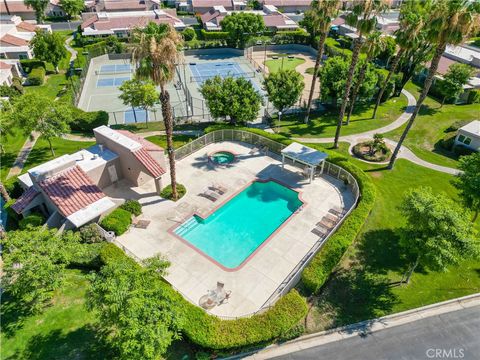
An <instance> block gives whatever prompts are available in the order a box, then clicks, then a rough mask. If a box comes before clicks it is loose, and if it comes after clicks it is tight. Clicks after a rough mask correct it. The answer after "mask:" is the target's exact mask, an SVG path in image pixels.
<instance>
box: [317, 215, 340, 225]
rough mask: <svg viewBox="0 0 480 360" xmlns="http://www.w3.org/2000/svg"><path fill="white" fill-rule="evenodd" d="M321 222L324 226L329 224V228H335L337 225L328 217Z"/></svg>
mask: <svg viewBox="0 0 480 360" xmlns="http://www.w3.org/2000/svg"><path fill="white" fill-rule="evenodd" d="M320 222H322V223H323V224H328V227H329V228H333V227H334V226H335V225H336V224H337V222H336V221H334V220H332V219H329V218H328V217H326V216H324V217H323V218H322V220H320Z"/></svg>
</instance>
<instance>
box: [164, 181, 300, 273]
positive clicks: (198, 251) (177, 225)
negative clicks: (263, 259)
mask: <svg viewBox="0 0 480 360" xmlns="http://www.w3.org/2000/svg"><path fill="white" fill-rule="evenodd" d="M270 181H273V182H276V183H277V184H280V185H282V186H284V187H286V188H287V189H289V190H292V191H295V192H296V193H297V197H298V199H299V200H300V201H301V202H302V205H301V206H300V207H299V208H298V209H297V210H296V211H295V212H293V213H292V214H291V215H290V216H289V217H288V218H287V219H285V221H283V222H282V224H280V226H278V227H277V228H276V229H275V230H274V231H273V232H272V233H271V234H270V235H269V236H268V237H267V238H266V239H265V240H264V241H263V242H262V243H261V244H260V245H259V246H258V247H257V248H256V249H255V250H254V251H253V252H252V253H251V254H250V255H248V257H247V258H246V259H245V260H243V261H242V262H241V263H240V265H238V266H236V267H234V268H228V267H226V266H224V265H222V264H221V263H219V262H218V261H217V260H215V259H214V258H212V257H211V256H210V255H208V254H206V253H205V252H204V251H202V250H200V249H199V248H198V247H196V246H195V245H193V244H192V243H190V242H189V241H187V240H186V239H184V238H183V237H181V236H180V235H177V234H176V233H175V230H176V229H177V228H178V227H180V226H182V225H183V223H184V222H185V221H186V220H187V219H188V218H190V217H192V216H195V215H196V216H198V217H200V218H202V219H206V218H207V217H209V216H210V215H212V214H213V213H214V212H215V211H217V210H218V209H219V208H221V207H222V206H223V205H225V204H226V203H227V202H229V201H230V200H232V199H233V198H234V197H235V196H237V195H238V194H240V193H241V192H242V191H243V190H245V189H246V188H248V187H249V186H250V185H252V184H253V183H254V182H262V183H267V182H270ZM307 204H308V203H307V202H306V201H305V200H304V199H303V197H302V192H301V191H298V190H295V189H292V188H291V187H290V185H288V184H286V183H284V182H283V181H280V180H277V179H275V178H272V177H269V178H267V179H262V178H255V179H253V180H251V181H249V182H248V183H247V184H246V185H244V186H243V187H242V188H241V189H240V190H238V191H236V192H234V193H233V194H231V195H230V196H228V197H227V198H226V199H225V200H223V202H221V203H220V204H218V205H217V206H215V207H214V208H213V209H212V210H210V211H208V212H207V213H205V214H199V213H198V212H197V211H192V212H191V213H189V214H188V215H187V216H185V218H184V219H183V221H182V223H181V224H175V225H173V226H171V227H170V228H169V229H168V230H167V232H168V233H169V234H170V235H172V236H173V237H175V238H177V239H178V240H180V241H181V242H182V243H184V244H185V245H187V246H188V247H190V248H191V249H193V250H195V251H196V252H197V253H199V254H200V255H201V256H203V257H204V258H206V259H207V260H209V261H211V262H213V263H214V264H215V265H217V266H218V267H219V268H221V269H222V270H224V271H227V272H235V271H238V270H240V269H241V268H243V267H244V266H245V265H246V264H247V263H248V262H249V261H250V260H252V259H253V257H254V256H255V255H256V254H257V253H258V252H259V251H260V250H261V249H262V248H263V247H264V246H265V245H267V244H268V242H269V241H270V240H271V239H272V238H273V237H274V236H275V235H277V234H278V233H279V232H280V231H281V230H282V229H283V228H284V227H285V226H286V225H287V224H288V223H289V222H290V220H291V219H293V218H294V217H295V215H297V214H298V213H299V212H301V211H302V209H303V208H304V207H305V206H306V205H307Z"/></svg>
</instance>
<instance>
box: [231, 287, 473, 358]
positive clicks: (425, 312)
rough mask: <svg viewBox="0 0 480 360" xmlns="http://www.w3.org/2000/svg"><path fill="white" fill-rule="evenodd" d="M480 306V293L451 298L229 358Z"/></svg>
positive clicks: (267, 354) (263, 354)
mask: <svg viewBox="0 0 480 360" xmlns="http://www.w3.org/2000/svg"><path fill="white" fill-rule="evenodd" d="M479 305H480V293H478V294H473V295H468V296H464V297H461V298H457V299H453V300H448V301H444V302H440V303H436V304H432V305H427V306H424V307H420V308H417V309H412V310H407V311H403V312H400V313H397V314H393V315H388V316H384V317H381V318H377V319H373V320H367V321H363V322H360V323H356V324H352V325H348V326H344V327H340V328H337V329H332V330H328V331H322V332H319V333H315V334H310V335H305V336H301V337H299V338H297V339H295V340H292V341H289V342H286V343H284V344H281V345H270V346H268V347H266V348H265V349H263V350H260V351H259V352H257V353H249V354H241V355H237V356H234V357H230V358H228V359H232V360H233V359H240V358H246V359H252V360H263V359H271V358H273V357H277V356H281V355H285V354H289V353H293V352H297V351H301V350H305V349H309V348H312V347H316V346H319V345H324V344H328V343H331V342H335V341H338V340H343V339H347V338H351V337H355V336H365V335H367V334H369V333H374V332H377V331H381V330H384V329H388V328H392V327H395V326H398V325H403V324H407V323H411V322H414V321H417V320H422V319H425V318H428V317H431V316H435V315H440V314H445V313H449V312H453V311H457V310H462V309H467V308H470V307H473V306H479Z"/></svg>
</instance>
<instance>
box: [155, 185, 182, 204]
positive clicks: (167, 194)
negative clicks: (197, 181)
mask: <svg viewBox="0 0 480 360" xmlns="http://www.w3.org/2000/svg"><path fill="white" fill-rule="evenodd" d="M186 192H187V189H185V186H183V185H182V184H177V193H178V199H177V200H179V199H181V198H182V197H183V195H185V193H186ZM160 196H161V197H162V198H164V199H168V200H172V185H171V184H169V185H167V186H166V187H165V188H164V189H163V190H162V192H161V193H160Z"/></svg>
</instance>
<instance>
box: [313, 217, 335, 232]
mask: <svg viewBox="0 0 480 360" xmlns="http://www.w3.org/2000/svg"><path fill="white" fill-rule="evenodd" d="M316 225H317V226H321V227H323V228H325V229H326V230H330V229H331V228H333V227H334V226H335V224H334V223H332V222H331V221H329V220H324V219H322V220H320V221H319V222H318V223H317V224H316Z"/></svg>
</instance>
